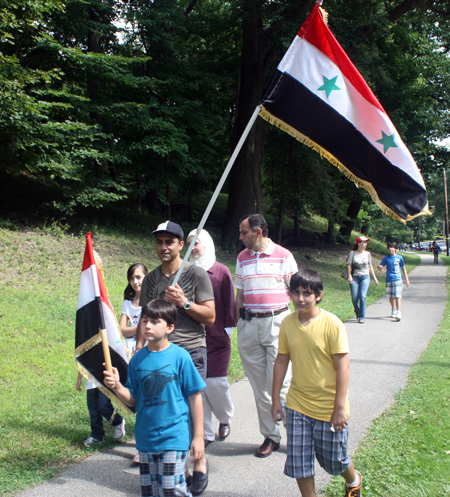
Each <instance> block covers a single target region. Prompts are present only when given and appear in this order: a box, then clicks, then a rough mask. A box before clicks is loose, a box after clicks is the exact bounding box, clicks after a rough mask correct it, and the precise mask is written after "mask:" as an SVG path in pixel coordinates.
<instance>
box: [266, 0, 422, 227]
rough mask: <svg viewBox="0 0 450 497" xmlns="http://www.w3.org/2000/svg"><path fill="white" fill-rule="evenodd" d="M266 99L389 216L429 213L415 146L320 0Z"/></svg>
mask: <svg viewBox="0 0 450 497" xmlns="http://www.w3.org/2000/svg"><path fill="white" fill-rule="evenodd" d="M320 3H321V2H320ZM262 105H263V107H262V109H261V112H260V115H261V117H263V118H264V119H266V120H267V121H269V122H270V123H272V124H275V125H276V126H278V127H280V128H281V129H283V130H285V131H287V132H288V133H290V134H291V135H292V136H294V137H295V138H296V139H297V140H299V141H301V142H303V143H305V144H306V145H308V146H310V147H312V148H313V149H315V150H316V151H318V152H319V153H320V154H321V155H323V156H324V157H326V158H327V159H328V160H329V161H330V162H331V163H332V164H334V165H335V166H337V167H338V168H339V169H340V170H341V171H342V172H343V173H344V174H346V175H347V176H348V177H349V178H350V179H351V180H352V181H354V183H355V184H356V185H357V186H360V187H362V188H365V189H366V190H367V191H368V192H369V193H370V194H371V196H372V198H373V200H374V201H375V202H376V203H377V204H378V206H379V207H380V208H381V209H382V210H384V211H385V212H386V213H387V214H389V215H390V216H392V217H394V218H396V219H398V220H400V221H402V222H405V221H409V220H411V219H413V218H414V217H416V216H418V215H421V214H430V212H429V210H428V201H427V192H426V188H425V184H424V181H423V178H422V175H421V174H420V171H419V169H418V168H417V165H416V163H415V162H414V159H413V158H412V156H411V153H410V152H409V150H408V149H407V148H406V146H405V144H404V143H403V141H402V139H401V138H400V136H399V134H398V132H397V130H396V129H395V127H394V125H393V124H392V122H391V120H390V119H389V117H388V115H387V114H386V112H385V110H384V109H383V107H382V106H381V104H380V103H379V102H378V100H377V99H376V97H375V95H374V94H373V93H372V90H371V89H370V88H369V86H368V85H367V83H366V82H365V81H364V79H363V77H362V76H361V74H360V73H359V72H358V70H357V69H356V67H355V66H354V65H353V64H352V62H351V61H350V59H349V58H348V56H347V54H346V53H345V52H344V50H343V49H342V47H341V46H340V45H339V43H338V42H337V40H336V38H335V37H334V36H333V34H332V33H331V31H330V30H329V28H328V26H327V25H326V23H325V21H324V19H323V17H322V12H321V9H320V7H319V4H318V3H316V4H315V6H314V7H313V9H312V11H311V13H310V14H309V16H308V18H307V19H306V21H305V23H304V24H303V26H302V27H301V29H300V31H299V33H298V34H297V36H296V37H295V40H294V41H293V43H292V44H291V46H290V47H289V49H288V51H287V52H286V54H285V56H284V57H283V60H282V61H281V62H280V64H279V65H278V68H277V71H276V74H275V75H274V77H273V78H272V81H271V83H270V84H269V87H268V88H267V90H266V93H265V95H264V97H263V100H262Z"/></svg>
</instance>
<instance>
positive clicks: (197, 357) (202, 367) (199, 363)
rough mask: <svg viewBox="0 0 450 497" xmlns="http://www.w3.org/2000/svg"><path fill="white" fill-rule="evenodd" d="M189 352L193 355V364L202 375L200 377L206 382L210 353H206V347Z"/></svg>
mask: <svg viewBox="0 0 450 497" xmlns="http://www.w3.org/2000/svg"><path fill="white" fill-rule="evenodd" d="M188 352H189V354H191V359H192V362H193V363H194V366H195V368H196V369H197V371H198V372H199V373H200V376H201V377H202V378H203V380H206V375H207V374H208V352H207V351H206V347H195V348H194V349H190V350H188Z"/></svg>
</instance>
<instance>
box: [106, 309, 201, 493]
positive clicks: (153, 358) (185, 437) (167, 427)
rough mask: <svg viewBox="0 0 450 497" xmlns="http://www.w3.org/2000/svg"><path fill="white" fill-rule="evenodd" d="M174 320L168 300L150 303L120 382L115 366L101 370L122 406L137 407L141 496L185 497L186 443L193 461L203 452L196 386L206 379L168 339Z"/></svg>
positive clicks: (199, 405) (137, 442) (198, 386)
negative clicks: (140, 340) (138, 345)
mask: <svg viewBox="0 0 450 497" xmlns="http://www.w3.org/2000/svg"><path fill="white" fill-rule="evenodd" d="M176 320H177V309H176V307H175V306H174V305H173V304H171V303H169V302H166V301H165V300H162V299H156V300H152V301H151V302H149V303H148V304H147V305H145V306H144V307H143V308H142V314H141V323H142V324H141V325H142V328H143V330H144V336H145V339H146V340H147V341H148V345H147V347H144V348H142V349H141V350H140V351H139V352H137V353H136V354H135V355H134V356H133V357H132V359H131V361H130V364H129V367H128V377H127V381H126V383H125V385H122V384H121V383H120V378H119V374H118V372H117V369H115V368H113V372H112V373H109V372H107V371H104V373H103V374H104V375H105V385H106V386H107V387H108V388H110V389H111V390H114V392H115V393H116V395H117V397H119V399H120V400H122V402H124V403H125V404H126V405H128V406H130V407H134V406H136V427H135V437H136V447H137V449H138V450H139V461H140V465H139V469H140V475H141V493H142V496H147V495H179V496H187V497H190V496H191V495H192V494H191V492H190V491H189V489H188V488H187V485H186V478H185V471H186V459H187V456H188V451H189V447H190V451H191V457H193V458H194V460H199V459H201V458H202V457H203V455H204V451H205V447H204V434H203V401H202V396H201V393H200V390H202V389H203V388H205V387H206V384H205V382H204V381H203V380H202V378H201V376H200V374H199V373H198V371H197V369H196V368H195V366H194V363H193V362H192V359H191V356H190V354H189V352H187V351H186V350H184V349H182V348H181V347H178V346H177V345H175V344H173V343H170V341H169V334H170V333H171V332H172V331H173V330H174V327H175V323H176ZM189 410H190V411H191V416H192V424H193V438H192V442H191V441H190V439H191V434H190V422H189ZM207 474H208V473H206V475H207ZM205 480H206V484H207V478H205ZM205 488H206V485H205Z"/></svg>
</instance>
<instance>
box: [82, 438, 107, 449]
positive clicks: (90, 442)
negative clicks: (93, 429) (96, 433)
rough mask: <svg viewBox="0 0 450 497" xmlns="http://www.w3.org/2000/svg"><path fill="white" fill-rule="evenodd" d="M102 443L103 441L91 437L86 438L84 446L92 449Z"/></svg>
mask: <svg viewBox="0 0 450 497" xmlns="http://www.w3.org/2000/svg"><path fill="white" fill-rule="evenodd" d="M102 443H103V440H99V439H98V438H94V437H89V438H86V440H85V441H84V442H83V445H84V446H85V447H92V446H93V445H99V444H102Z"/></svg>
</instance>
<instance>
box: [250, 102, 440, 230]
mask: <svg viewBox="0 0 450 497" xmlns="http://www.w3.org/2000/svg"><path fill="white" fill-rule="evenodd" d="M259 115H260V116H261V117H262V118H263V119H265V120H266V121H267V122H269V123H270V124H273V125H274V126H276V127H277V128H280V129H282V130H283V131H285V132H286V133H289V134H290V135H291V136H293V137H294V138H295V139H296V140H298V141H299V142H301V143H304V144H305V145H307V146H308V147H310V148H312V149H313V150H315V151H316V152H319V154H320V155H321V157H325V159H327V160H328V161H329V162H331V164H333V165H334V166H336V167H337V168H338V169H339V170H340V171H341V172H342V173H344V174H345V175H346V176H347V178H349V179H350V180H351V181H353V183H355V185H356V186H358V187H360V188H364V189H365V190H366V191H367V192H369V194H370V196H371V197H372V200H373V201H374V202H375V203H376V204H377V205H378V207H379V208H380V209H381V210H382V211H383V212H384V213H385V214H387V215H388V216H390V217H392V218H394V219H397V220H398V221H400V222H402V223H403V224H406V222H407V221H411V220H412V219H414V218H416V217H418V216H422V215H431V212H430V210H429V209H428V203H427V205H426V206H425V207H424V208H423V209H422V211H421V212H419V213H418V214H415V215H414V216H410V215H408V217H407V218H406V220H405V219H402V218H401V217H400V216H399V215H398V214H396V213H395V212H394V211H393V210H392V209H390V208H389V207H388V206H387V205H386V204H384V203H383V202H382V201H381V200H380V199H379V197H378V194H377V192H376V190H375V188H374V187H373V186H372V184H371V183H369V182H367V181H364V180H362V179H361V178H358V177H357V176H355V175H354V174H353V173H352V172H351V171H350V170H349V169H347V168H346V167H345V166H344V164H342V162H340V161H339V160H338V159H336V157H335V156H334V155H333V154H330V152H328V151H327V150H325V149H324V148H322V147H321V146H320V145H318V144H317V143H316V142H314V141H313V140H311V139H310V138H308V137H307V136H305V135H304V134H302V133H300V132H299V131H297V130H296V129H295V128H293V127H292V126H290V125H289V124H287V123H285V122H284V121H282V120H281V119H278V118H277V117H275V116H273V115H272V114H271V113H270V112H269V111H268V110H267V109H265V108H264V106H262V107H261V111H260V113H259Z"/></svg>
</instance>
